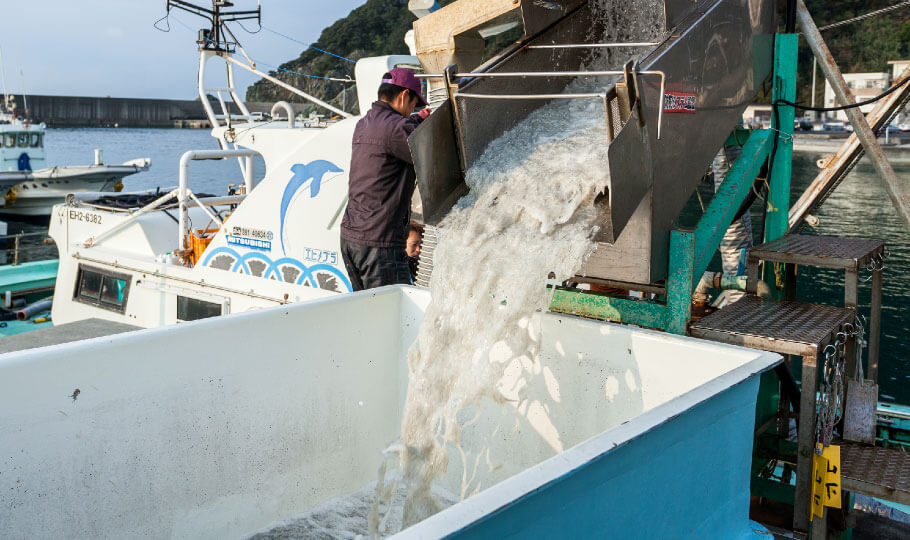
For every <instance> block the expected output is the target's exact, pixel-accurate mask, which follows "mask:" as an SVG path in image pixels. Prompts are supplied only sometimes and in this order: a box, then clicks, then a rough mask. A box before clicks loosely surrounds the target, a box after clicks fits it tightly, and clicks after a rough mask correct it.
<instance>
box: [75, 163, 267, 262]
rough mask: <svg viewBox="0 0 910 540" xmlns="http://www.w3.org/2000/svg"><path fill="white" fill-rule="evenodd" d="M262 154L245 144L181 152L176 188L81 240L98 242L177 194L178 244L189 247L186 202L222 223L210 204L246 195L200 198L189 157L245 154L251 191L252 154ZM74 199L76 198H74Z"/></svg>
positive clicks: (87, 243) (90, 243) (232, 201)
mask: <svg viewBox="0 0 910 540" xmlns="http://www.w3.org/2000/svg"><path fill="white" fill-rule="evenodd" d="M258 155H260V154H259V152H257V151H255V150H250V149H246V148H240V149H236V150H190V151H188V152H185V153H184V154H183V155H182V156H180V182H179V184H178V186H177V188H176V189H174V190H171V191H170V192H168V193H166V194H164V195H162V196H161V197H158V198H157V199H155V200H154V201H152V202H150V203H149V204H147V205H145V206H143V207H142V208H140V209H139V210H137V211H135V212H133V213H131V214H130V216H129V218H127V219H125V220H123V221H121V222H120V223H118V224H117V225H115V226H113V227H111V228H110V229H107V230H105V231H103V232H101V233H100V234H98V235H96V236H90V237H89V238H87V239H86V240H85V241H84V242H83V243H82V244H83V245H84V246H85V247H91V246H93V245H97V244H98V243H99V242H101V240H103V239H105V238H108V237H110V236H112V235H113V234H115V233H117V232H118V231H121V230H123V229H124V228H125V227H126V226H128V225H129V224H131V223H133V222H134V221H136V219H138V218H139V216H142V215H144V214H147V213H149V212H151V211H152V210H155V209H157V208H159V207H161V206H163V205H164V204H165V203H166V202H167V201H169V200H171V199H172V198H174V197H177V206H178V209H179V212H178V218H177V227H178V231H177V235H178V237H177V245H178V246H180V249H181V250H186V249H187V243H186V235H187V232H188V231H187V222H188V221H189V220H188V219H187V211H188V208H187V203H188V202H190V201H192V203H193V204H194V205H196V206H198V207H199V208H202V211H203V212H205V213H206V215H207V216H209V218H211V219H212V221H214V222H215V223H217V224H218V226H219V227H221V226H222V225H223V223H222V222H221V219H219V218H218V216H217V215H216V214H215V213H214V212H212V211H211V210H209V208H208V207H209V206H214V205H216V204H236V203H237V202H240V201H242V200H243V197H245V196H242V197H236V196H233V197H212V198H206V200H204V201H200V200H199V198H198V197H196V194H195V193H193V191H192V190H191V189H190V188H189V182H190V180H189V172H190V161H199V160H208V159H224V158H232V157H236V158H238V159H239V158H246V165H245V167H244V178H243V181H244V185H245V187H246V193H247V194H249V193H250V192H251V191H252V190H253V187H254V186H253V158H254V157H255V156H258ZM73 200H74V201H75V200H76V199H73Z"/></svg>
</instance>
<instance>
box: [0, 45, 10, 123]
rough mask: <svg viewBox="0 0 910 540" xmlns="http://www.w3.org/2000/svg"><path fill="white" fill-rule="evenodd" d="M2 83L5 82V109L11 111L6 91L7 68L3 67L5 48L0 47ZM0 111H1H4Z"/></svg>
mask: <svg viewBox="0 0 910 540" xmlns="http://www.w3.org/2000/svg"><path fill="white" fill-rule="evenodd" d="M0 83H2V84H3V111H8V112H12V111H9V95H8V94H7V93H6V70H5V69H4V68H3V49H2V48H0ZM3 111H0V112H3Z"/></svg>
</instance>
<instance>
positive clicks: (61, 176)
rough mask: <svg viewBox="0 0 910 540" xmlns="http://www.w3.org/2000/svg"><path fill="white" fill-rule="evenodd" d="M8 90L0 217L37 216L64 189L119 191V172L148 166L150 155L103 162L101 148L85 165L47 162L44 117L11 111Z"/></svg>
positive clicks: (1, 140)
mask: <svg viewBox="0 0 910 540" xmlns="http://www.w3.org/2000/svg"><path fill="white" fill-rule="evenodd" d="M16 111H17V107H16V103H15V101H14V100H13V96H5V99H4V101H3V104H2V107H0V191H2V193H3V199H2V200H0V217H3V218H6V219H19V220H23V219H41V218H44V217H47V216H49V215H50V214H51V208H52V207H53V206H54V205H55V204H59V203H62V202H63V201H64V199H65V198H66V195H67V194H68V193H79V192H87V191H89V192H102V191H111V192H114V191H120V190H122V189H123V182H122V180H123V178H124V177H126V176H129V175H132V174H136V173H139V172H143V171H146V170H148V168H149V167H150V166H151V160H150V159H148V158H141V159H133V160H130V161H127V162H126V163H123V164H122V165H105V164H104V163H103V161H102V153H101V150H96V151H95V159H94V163H92V164H91V165H69V166H53V167H47V164H46V159H45V148H44V143H45V135H46V127H47V126H45V124H44V123H37V124H36V123H32V122H31V121H30V120H29V119H28V118H27V117H24V118H23V117H21V116H19V115H18V114H17V113H16Z"/></svg>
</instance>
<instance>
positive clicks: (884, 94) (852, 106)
mask: <svg viewBox="0 0 910 540" xmlns="http://www.w3.org/2000/svg"><path fill="white" fill-rule="evenodd" d="M908 81H910V77H904V79H903V80H901V81H900V82H898V83H896V84H894V85H892V86H891V88H889V89H887V90H885V91H884V92H882V93H881V94H879V95H877V96H875V97H874V98H869V99H867V100H865V101H858V102H856V103H851V104H850V105H840V106H838V107H811V106H809V105H801V104H799V103H793V102H792V101H787V100H786V99H778V100H776V101H775V102H774V103H772V104H771V105H772V106H773V107H777V106H778V105H788V106H790V107H793V108H794V109H799V110H801V111H816V112H834V111H846V110H847V109H855V108H857V107H863V106H865V105H869V104H870V103H875V102H876V101H879V100H882V99H884V98H885V97H887V96H888V95H889V94H891V93H893V92H896V91H897V90H898V89H899V88H900V87H901V86H903V85H905V84H907V82H908Z"/></svg>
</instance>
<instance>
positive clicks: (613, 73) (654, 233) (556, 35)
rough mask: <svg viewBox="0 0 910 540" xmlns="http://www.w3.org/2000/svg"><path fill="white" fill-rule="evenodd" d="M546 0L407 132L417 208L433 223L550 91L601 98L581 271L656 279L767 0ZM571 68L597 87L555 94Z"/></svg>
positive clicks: (756, 57) (750, 52) (754, 68)
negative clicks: (547, 9)
mask: <svg viewBox="0 0 910 540" xmlns="http://www.w3.org/2000/svg"><path fill="white" fill-rule="evenodd" d="M556 3H558V4H559V13H560V16H559V17H558V18H554V19H553V20H552V22H550V23H549V24H548V25H546V26H543V27H540V25H538V26H537V27H536V28H532V27H529V26H528V25H525V29H526V37H525V38H524V39H523V40H521V41H520V42H518V43H517V44H515V45H514V46H512V47H510V48H509V49H507V50H506V51H504V52H503V53H502V54H500V55H499V56H497V57H495V58H493V59H491V60H490V61H488V62H486V63H485V64H483V65H481V66H480V67H478V68H476V69H474V70H465V71H466V73H461V74H459V73H458V69H457V68H456V67H454V66H450V67H449V68H448V69H447V70H446V74H445V75H446V79H445V81H446V83H447V89H448V94H449V99H448V101H446V102H445V103H444V104H443V105H442V106H440V107H439V108H438V109H437V110H436V111H435V112H434V113H433V114H432V115H431V116H430V117H429V118H428V119H427V121H426V122H424V124H423V125H421V126H420V127H419V128H418V129H417V130H416V131H415V132H414V134H413V135H412V136H411V139H410V141H409V142H410V145H411V150H412V153H413V155H414V161H415V166H416V168H417V177H418V187H419V190H420V194H421V199H422V204H423V213H424V218H425V219H426V221H427V223H429V224H431V225H432V224H435V223H438V222H439V221H440V220H441V219H442V217H444V216H445V214H446V213H447V212H448V210H449V209H450V208H451V207H452V205H453V204H455V202H456V201H457V199H458V197H460V196H462V195H464V194H465V193H466V192H467V186H466V185H465V183H464V171H465V170H467V169H468V168H470V167H471V165H472V164H473V163H474V162H475V161H476V160H477V159H478V158H479V157H480V155H481V154H482V153H483V151H484V150H485V149H486V147H487V145H488V144H489V143H490V142H491V141H492V140H494V139H495V138H497V137H499V136H500V135H501V134H502V133H503V132H505V131H506V130H508V129H509V128H511V127H513V126H514V125H515V124H516V123H518V122H520V121H521V120H523V119H524V118H525V117H527V115H528V114H530V113H531V112H532V111H534V110H536V109H537V108H539V107H542V106H544V105H546V104H547V103H548V102H550V101H552V100H553V99H597V100H600V101H601V102H602V103H604V109H605V124H606V132H607V135H606V137H605V140H604V144H610V148H609V151H608V159H609V162H608V163H607V164H605V166H608V167H609V170H610V178H611V179H610V184H609V186H608V189H607V192H606V193H604V195H603V196H602V197H601V198H600V199H599V200H598V204H599V206H600V207H601V209H602V217H601V232H600V233H599V236H598V238H597V240H598V241H599V243H598V248H597V250H596V251H595V253H594V254H593V255H592V256H591V258H590V259H589V260H588V263H587V264H586V266H585V268H584V269H583V270H582V274H583V275H586V276H590V277H599V278H606V279H610V280H614V281H624V282H630V283H641V284H649V283H654V282H656V281H659V280H661V279H663V278H665V277H666V272H667V254H668V245H669V231H670V229H671V228H672V227H673V226H674V225H675V223H676V220H677V218H678V216H679V213H680V211H681V210H682V208H683V206H684V205H685V203H686V201H687V200H688V198H689V197H690V196H691V194H692V192H693V191H694V189H695V187H696V185H697V184H698V181H699V179H701V177H702V176H703V174H704V171H705V169H706V167H707V166H708V165H709V164H710V163H711V160H712V159H713V157H714V155H715V154H716V153H717V151H718V149H719V148H720V146H721V145H722V144H723V142H724V140H725V139H726V137H727V135H728V134H729V133H730V131H731V129H732V128H733V127H734V126H735V125H736V124H737V123H739V121H740V119H741V116H742V112H743V110H744V109H745V107H746V106H747V105H748V104H749V103H750V102H751V100H752V98H753V97H754V96H755V94H756V93H757V91H758V88H759V86H760V85H761V84H762V83H763V82H764V81H765V79H766V78H767V77H768V75H769V74H770V72H771V61H772V51H773V33H774V29H775V20H776V17H775V3H774V2H772V1H771V0H719V1H717V0H715V1H700V2H692V1H688V0H664V1H661V0H643V1H642V2H638V3H637V4H628V3H623V4H616V5H614V6H613V7H610V8H604V7H603V4H604V2H602V1H597V0H589V1H581V2H572V1H570V0H564V1H561V2H549V4H556ZM456 4H458V2H456V3H455V4H453V5H456ZM551 7H552V6H551ZM445 9H447V8H444V9H443V10H442V11H444V10H445ZM646 13H652V14H656V15H654V16H650V15H649V16H644V15H643V14H646ZM645 20H652V21H654V20H657V21H658V23H657V24H651V25H650V26H649V25H648V24H645V23H643V21H645ZM418 30H419V29H418ZM463 30H464V29H462V31H463ZM532 31H533V32H532ZM418 38H419V33H418ZM418 41H419V39H418ZM418 56H419V57H420V51H418ZM455 57H457V55H455V56H453V58H455ZM421 59H422V61H423V57H421ZM557 72H558V73H557ZM566 72H568V73H566ZM577 72H585V73H584V76H588V77H598V79H597V81H598V87H597V88H598V90H597V91H595V92H592V93H586V94H583V95H582V94H577V95H570V96H567V95H559V94H562V93H563V91H564V90H565V88H566V86H567V85H568V84H569V83H570V82H571V81H572V80H573V78H574V77H575V76H578V75H580V74H579V73H577ZM601 84H602V86H600V85H601ZM601 89H602V90H601Z"/></svg>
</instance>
